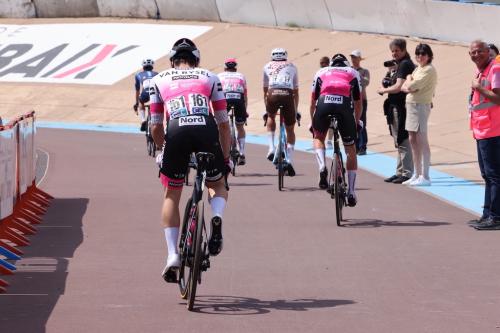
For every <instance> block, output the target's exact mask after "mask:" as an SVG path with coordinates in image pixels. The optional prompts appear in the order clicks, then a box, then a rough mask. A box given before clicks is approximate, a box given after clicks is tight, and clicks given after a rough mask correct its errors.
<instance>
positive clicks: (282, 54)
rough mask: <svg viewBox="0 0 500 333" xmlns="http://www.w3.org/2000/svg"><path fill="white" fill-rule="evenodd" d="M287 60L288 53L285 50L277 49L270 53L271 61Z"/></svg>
mask: <svg viewBox="0 0 500 333" xmlns="http://www.w3.org/2000/svg"><path fill="white" fill-rule="evenodd" d="M287 59H288V52H286V50H285V49H283V48H281V47H278V48H276V49H273V50H272V51H271V60H273V61H284V60H287Z"/></svg>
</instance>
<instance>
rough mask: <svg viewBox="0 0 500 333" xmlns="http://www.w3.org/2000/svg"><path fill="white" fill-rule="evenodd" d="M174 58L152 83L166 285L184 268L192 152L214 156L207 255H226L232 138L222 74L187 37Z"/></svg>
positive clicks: (209, 176)
mask: <svg viewBox="0 0 500 333" xmlns="http://www.w3.org/2000/svg"><path fill="white" fill-rule="evenodd" d="M169 56H170V62H171V65H172V68H171V69H167V70H165V71H163V72H161V73H159V74H158V75H157V76H155V78H154V79H153V80H152V89H150V94H151V104H150V105H151V106H150V107H151V123H152V134H153V138H154V140H155V143H156V145H158V146H159V147H161V146H163V158H162V163H161V167H160V178H161V182H162V183H163V185H164V186H165V198H164V201H163V207H162V224H163V226H164V228H165V238H166V241H167V248H168V258H167V264H166V266H165V268H164V269H163V272H162V276H163V278H164V279H165V280H166V281H167V282H175V281H176V275H177V270H178V268H179V265H180V260H179V254H178V250H177V240H178V237H179V225H180V214H179V200H180V198H181V192H182V185H183V182H184V177H185V173H186V170H187V166H188V163H189V159H190V155H191V153H192V152H199V151H203V152H210V153H212V154H214V155H215V160H214V161H212V162H211V163H210V164H209V166H208V169H207V179H206V180H207V187H208V192H209V202H210V206H211V209H212V216H213V217H212V220H211V224H212V232H211V235H210V239H209V244H208V248H209V249H208V250H209V252H210V254H212V255H217V254H218V253H219V252H220V251H221V250H222V216H223V213H224V209H225V206H226V200H227V190H226V188H225V184H224V178H223V176H224V174H225V173H228V172H229V171H230V170H231V165H230V163H231V161H230V159H229V149H230V135H231V134H230V129H229V123H228V116H227V111H226V100H225V97H224V92H223V91H222V86H221V83H220V81H219V78H218V77H217V75H215V74H213V73H211V72H210V71H208V70H206V69H203V68H199V67H198V64H199V61H200V52H199V50H198V49H197V48H196V45H195V44H194V43H193V42H192V41H191V40H189V39H187V38H182V39H180V40H178V41H177V42H175V44H174V45H173V47H172V50H171V51H170V54H169ZM210 102H211V103H210ZM210 104H211V105H210ZM164 114H165V115H166V118H167V119H166V124H167V130H166V133H165V131H164V127H163V120H164Z"/></svg>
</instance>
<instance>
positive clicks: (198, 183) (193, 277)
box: [178, 152, 228, 311]
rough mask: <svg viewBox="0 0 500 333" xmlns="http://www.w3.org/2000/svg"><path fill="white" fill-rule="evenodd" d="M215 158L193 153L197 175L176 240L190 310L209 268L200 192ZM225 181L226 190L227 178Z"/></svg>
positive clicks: (182, 289)
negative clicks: (202, 278) (178, 237)
mask: <svg viewBox="0 0 500 333" xmlns="http://www.w3.org/2000/svg"><path fill="white" fill-rule="evenodd" d="M214 158H215V156H214V155H213V154H212V153H205V152H199V153H197V154H196V162H197V169H196V178H195V182H194V184H193V193H192V195H191V198H190V199H189V200H188V202H187V204H186V208H185V210H184V218H183V221H182V227H181V236H180V239H179V255H180V257H181V265H180V267H179V279H178V284H179V289H180V293H181V297H182V298H183V299H187V308H188V310H189V311H191V310H193V306H194V301H195V298H196V289H197V286H198V284H201V274H202V272H206V271H207V269H208V268H210V259H209V257H210V256H209V252H208V233H207V228H206V225H205V216H204V202H203V200H202V199H203V191H204V189H205V179H206V177H207V167H208V164H209V163H210V162H211V161H212V160H213V159H214ZM225 180H226V189H228V186H227V178H225Z"/></svg>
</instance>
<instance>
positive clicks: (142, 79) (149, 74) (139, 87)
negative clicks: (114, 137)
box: [133, 58, 158, 132]
mask: <svg viewBox="0 0 500 333" xmlns="http://www.w3.org/2000/svg"><path fill="white" fill-rule="evenodd" d="M154 64H155V62H154V61H153V59H149V58H147V59H144V60H143V61H142V72H139V73H137V74H135V104H134V107H133V108H134V111H135V114H137V109H139V116H140V117H141V131H143V132H145V131H146V126H147V115H146V112H145V107H144V104H146V103H147V102H149V86H150V80H151V79H152V78H153V77H154V76H155V75H156V74H158V73H157V72H155V71H153V66H154Z"/></svg>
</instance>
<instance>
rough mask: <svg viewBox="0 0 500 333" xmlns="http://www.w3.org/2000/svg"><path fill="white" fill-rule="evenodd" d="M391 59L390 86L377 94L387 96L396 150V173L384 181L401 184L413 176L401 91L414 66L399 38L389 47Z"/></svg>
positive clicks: (402, 41) (388, 112)
mask: <svg viewBox="0 0 500 333" xmlns="http://www.w3.org/2000/svg"><path fill="white" fill-rule="evenodd" d="M389 48H390V49H391V53H392V58H393V59H394V60H396V63H397V72H396V75H395V76H393V81H392V82H391V83H392V84H391V85H390V86H389V87H387V88H384V87H380V88H379V89H378V90H377V92H378V93H379V94H380V95H383V94H384V93H387V94H388V97H387V101H386V105H388V110H386V111H387V112H386V116H387V122H388V124H389V127H390V130H391V135H392V137H393V138H394V145H395V146H396V148H397V149H398V158H397V167H396V173H395V174H394V175H392V176H391V177H389V178H386V179H384V181H386V182H389V183H395V184H401V183H403V182H404V181H406V180H408V179H410V177H411V176H412V174H413V159H412V155H411V148H410V142H409V140H408V131H406V130H405V122H406V107H405V100H406V93H404V92H402V91H401V87H402V86H403V83H404V82H405V81H406V77H407V76H408V75H409V74H411V73H412V72H413V70H414V69H415V64H414V63H413V61H411V58H410V56H409V54H408V52H407V51H406V41H405V40H404V39H401V38H397V39H394V40H393V41H392V42H391V44H390V45H389Z"/></svg>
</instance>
